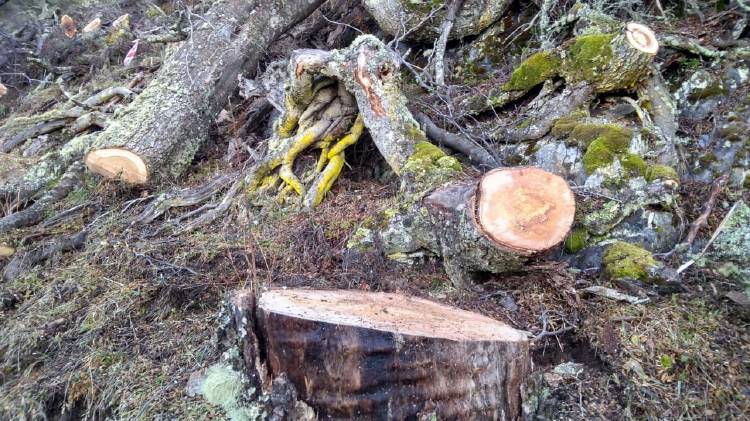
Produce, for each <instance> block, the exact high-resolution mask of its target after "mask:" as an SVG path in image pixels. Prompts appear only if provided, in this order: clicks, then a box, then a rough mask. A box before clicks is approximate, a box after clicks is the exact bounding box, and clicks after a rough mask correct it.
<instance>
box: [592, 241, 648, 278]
mask: <svg viewBox="0 0 750 421" xmlns="http://www.w3.org/2000/svg"><path fill="white" fill-rule="evenodd" d="M602 266H603V268H604V274H605V275H606V276H607V277H608V278H609V279H623V278H633V279H638V280H641V281H648V280H649V275H650V273H651V272H652V270H654V269H656V268H657V267H658V264H657V262H656V260H655V259H654V256H653V255H652V254H651V252H650V251H648V250H646V249H644V248H642V247H639V246H636V245H633V244H629V243H626V242H624V241H617V242H614V243H612V244H611V245H610V246H609V247H608V248H607V250H606V251H605V252H604V255H603V256H602Z"/></svg>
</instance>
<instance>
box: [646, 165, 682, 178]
mask: <svg viewBox="0 0 750 421" xmlns="http://www.w3.org/2000/svg"><path fill="white" fill-rule="evenodd" d="M645 176H646V180H647V181H649V182H650V181H654V180H673V181H677V182H679V181H680V176H679V175H677V171H676V170H675V169H674V168H672V167H670V166H667V165H661V164H651V165H649V166H647V167H646V171H645Z"/></svg>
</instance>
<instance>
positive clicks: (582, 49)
mask: <svg viewBox="0 0 750 421" xmlns="http://www.w3.org/2000/svg"><path fill="white" fill-rule="evenodd" d="M613 39H614V35H612V34H592V35H582V36H579V37H577V38H576V39H575V41H574V42H573V45H571V46H570V48H569V49H568V51H567V56H566V61H565V67H566V69H565V70H566V72H567V73H569V74H570V75H571V76H572V77H573V79H574V81H578V80H586V81H589V82H595V81H597V80H599V79H600V78H601V70H602V69H603V68H604V67H605V66H607V65H608V64H609V62H610V61H611V60H612V46H611V42H612V40H613Z"/></svg>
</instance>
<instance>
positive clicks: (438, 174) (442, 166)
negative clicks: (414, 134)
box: [403, 141, 461, 187]
mask: <svg viewBox="0 0 750 421" xmlns="http://www.w3.org/2000/svg"><path fill="white" fill-rule="evenodd" d="M403 171H404V172H405V173H411V174H412V175H413V176H414V177H415V178H416V180H415V181H417V182H418V183H419V184H422V185H423V186H424V187H434V186H437V185H439V184H442V183H443V182H445V181H447V180H448V179H449V178H451V177H453V176H454V175H455V174H456V173H457V172H460V171H461V163H460V162H458V160H457V159H456V158H453V157H452V156H448V155H446V154H445V152H443V150H442V149H440V148H438V147H437V146H435V145H433V144H432V143H430V142H425V141H422V142H417V143H416V145H415V146H414V152H413V153H412V155H411V156H410V157H409V159H408V160H407V161H406V163H405V164H404V167H403Z"/></svg>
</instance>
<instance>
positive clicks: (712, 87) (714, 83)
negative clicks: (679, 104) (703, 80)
mask: <svg viewBox="0 0 750 421" xmlns="http://www.w3.org/2000/svg"><path fill="white" fill-rule="evenodd" d="M728 92H729V91H728V90H727V88H726V86H724V83H723V82H722V81H721V79H718V78H717V79H713V80H711V81H710V83H708V84H707V85H706V86H705V87H698V88H696V89H695V90H693V91H692V92H691V93H690V95H689V96H688V99H689V100H690V101H698V100H701V99H707V98H711V97H715V96H721V95H726V94H727V93H728Z"/></svg>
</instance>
